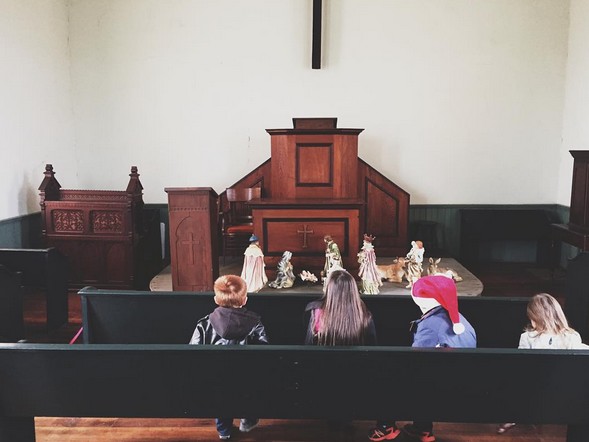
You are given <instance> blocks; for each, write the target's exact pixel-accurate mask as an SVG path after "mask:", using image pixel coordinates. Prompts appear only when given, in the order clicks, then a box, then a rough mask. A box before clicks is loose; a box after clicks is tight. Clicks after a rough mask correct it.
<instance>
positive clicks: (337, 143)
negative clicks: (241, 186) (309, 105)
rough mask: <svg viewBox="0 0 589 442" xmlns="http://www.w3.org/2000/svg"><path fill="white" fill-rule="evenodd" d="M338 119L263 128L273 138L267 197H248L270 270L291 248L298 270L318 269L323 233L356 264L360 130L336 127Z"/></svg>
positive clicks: (352, 267) (352, 265)
mask: <svg viewBox="0 0 589 442" xmlns="http://www.w3.org/2000/svg"><path fill="white" fill-rule="evenodd" d="M336 122H337V119H336V118H293V123H294V128H293V129H267V132H268V133H269V134H270V137H271V149H272V163H271V189H272V194H271V197H270V198H263V199H261V200H257V201H256V200H252V201H251V202H250V207H251V208H252V213H253V218H254V232H255V233H256V235H257V236H258V237H259V238H260V246H261V247H262V249H263V251H264V255H265V257H266V265H267V266H268V268H269V269H272V268H274V267H276V265H277V264H278V261H279V260H280V257H281V255H282V253H283V252H284V251H285V250H289V251H290V252H292V254H293V258H292V262H293V265H294V266H295V268H296V269H297V272H299V271H301V270H309V271H313V272H318V271H320V270H321V269H322V268H323V264H324V262H325V247H326V245H325V243H324V241H323V238H324V236H326V235H330V236H331V237H332V238H333V239H334V241H335V242H336V243H337V244H338V246H339V248H340V252H341V254H342V258H343V262H344V267H345V268H346V269H347V270H348V271H351V272H353V273H355V271H356V270H357V269H358V261H357V257H356V255H357V253H358V250H359V249H360V244H361V242H360V238H361V235H362V233H363V232H361V231H360V229H361V226H362V225H363V220H362V214H363V208H364V201H363V200H362V199H360V198H358V187H359V186H358V135H359V134H360V133H361V132H362V131H363V129H338V128H337V127H336Z"/></svg>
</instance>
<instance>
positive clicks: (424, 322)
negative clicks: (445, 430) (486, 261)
mask: <svg viewBox="0 0 589 442" xmlns="http://www.w3.org/2000/svg"><path fill="white" fill-rule="evenodd" d="M411 298H412V299H413V302H415V304H417V306H418V307H419V309H420V310H421V312H422V313H423V315H422V316H421V318H419V319H417V320H415V321H413V322H412V323H411V331H412V332H413V344H412V347H424V348H427V347H433V348H440V347H452V348H475V347H476V346H477V336H476V332H475V330H474V328H473V327H472V325H471V324H470V322H468V320H467V319H466V318H465V317H464V316H462V314H460V312H459V311H458V293H457V291H456V283H455V282H454V280H453V279H452V278H449V277H447V276H441V275H430V276H424V277H422V278H419V279H418V280H417V281H415V283H414V284H413V286H412V288H411ZM433 375H434V373H433V372H432V376H433ZM432 394H435V392H432ZM401 432H402V433H403V434H404V435H405V436H407V437H408V438H410V439H412V440H416V441H419V442H435V440H436V437H435V436H434V433H433V422H425V421H422V422H415V421H414V422H413V423H411V424H407V425H405V426H404V427H403V428H398V427H397V423H396V422H394V421H393V420H390V421H382V420H379V421H377V422H376V427H375V428H373V429H371V430H370V433H369V436H368V439H369V440H371V441H374V442H380V441H385V440H394V439H396V438H397V437H399V436H400V435H401V434H402V433H401Z"/></svg>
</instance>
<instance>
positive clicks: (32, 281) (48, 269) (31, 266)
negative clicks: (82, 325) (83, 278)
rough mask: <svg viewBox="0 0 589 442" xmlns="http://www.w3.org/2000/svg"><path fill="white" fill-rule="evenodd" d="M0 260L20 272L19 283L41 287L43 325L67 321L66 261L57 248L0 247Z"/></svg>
mask: <svg viewBox="0 0 589 442" xmlns="http://www.w3.org/2000/svg"><path fill="white" fill-rule="evenodd" d="M0 264H2V265H4V266H6V267H7V268H8V269H10V270H12V271H13V272H20V274H21V284H22V285H23V286H25V287H34V288H36V289H39V288H40V289H42V290H44V291H45V294H46V297H47V327H48V328H49V329H50V330H53V329H56V328H59V327H60V326H62V325H63V324H66V323H67V321H68V293H67V291H68V282H67V281H68V263H67V259H66V258H65V256H64V255H62V254H61V253H60V252H59V251H58V250H57V249H55V248H53V247H50V248H48V249H0Z"/></svg>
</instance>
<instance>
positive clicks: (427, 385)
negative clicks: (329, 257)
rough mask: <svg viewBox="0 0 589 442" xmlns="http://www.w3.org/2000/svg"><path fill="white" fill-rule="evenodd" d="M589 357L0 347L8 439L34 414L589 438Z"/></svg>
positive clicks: (0, 407)
mask: <svg viewBox="0 0 589 442" xmlns="http://www.w3.org/2000/svg"><path fill="white" fill-rule="evenodd" d="M588 372H589V352H586V351H582V350H576V351H556V350H552V351H551V350H543V351H536V350H514V349H413V348H406V347H405V348H399V347H308V346H274V345H270V346H249V347H240V346H235V347H222V346H189V345H71V346H68V345H61V344H59V345H56V344H0V440H7V441H13V442H30V441H34V440H35V436H34V416H64V417H65V416H70V417H107V416H108V417H145V418H156V417H163V418H172V417H183V418H194V417H213V416H218V415H233V416H243V415H255V416H259V417H260V418H293V419H298V418H303V419H309V418H317V419H376V418H382V419H387V418H388V419H390V418H394V419H398V420H412V419H416V420H422V421H423V420H425V421H427V420H432V421H434V422H488V423H498V422H506V421H515V422H520V423H526V424H532V423H536V424H543V423H546V424H566V425H568V434H567V442H584V441H586V440H587V434H589V433H588V431H589V425H588V420H587V417H588V416H589V376H587V373H588Z"/></svg>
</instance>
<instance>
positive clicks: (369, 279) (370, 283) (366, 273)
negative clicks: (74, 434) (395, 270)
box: [358, 234, 382, 295]
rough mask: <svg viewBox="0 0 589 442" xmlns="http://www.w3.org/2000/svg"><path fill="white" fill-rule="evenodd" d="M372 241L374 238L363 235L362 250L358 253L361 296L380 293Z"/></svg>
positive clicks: (380, 283)
mask: <svg viewBox="0 0 589 442" xmlns="http://www.w3.org/2000/svg"><path fill="white" fill-rule="evenodd" d="M372 241H374V236H369V235H366V234H364V242H363V244H362V250H360V252H359V253H358V263H359V264H360V269H359V271H358V276H359V277H360V279H361V280H362V294H365V295H378V294H379V293H380V289H379V287H380V286H381V285H382V280H381V278H380V276H379V274H378V269H377V267H376V253H375V252H374V246H373V245H372Z"/></svg>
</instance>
